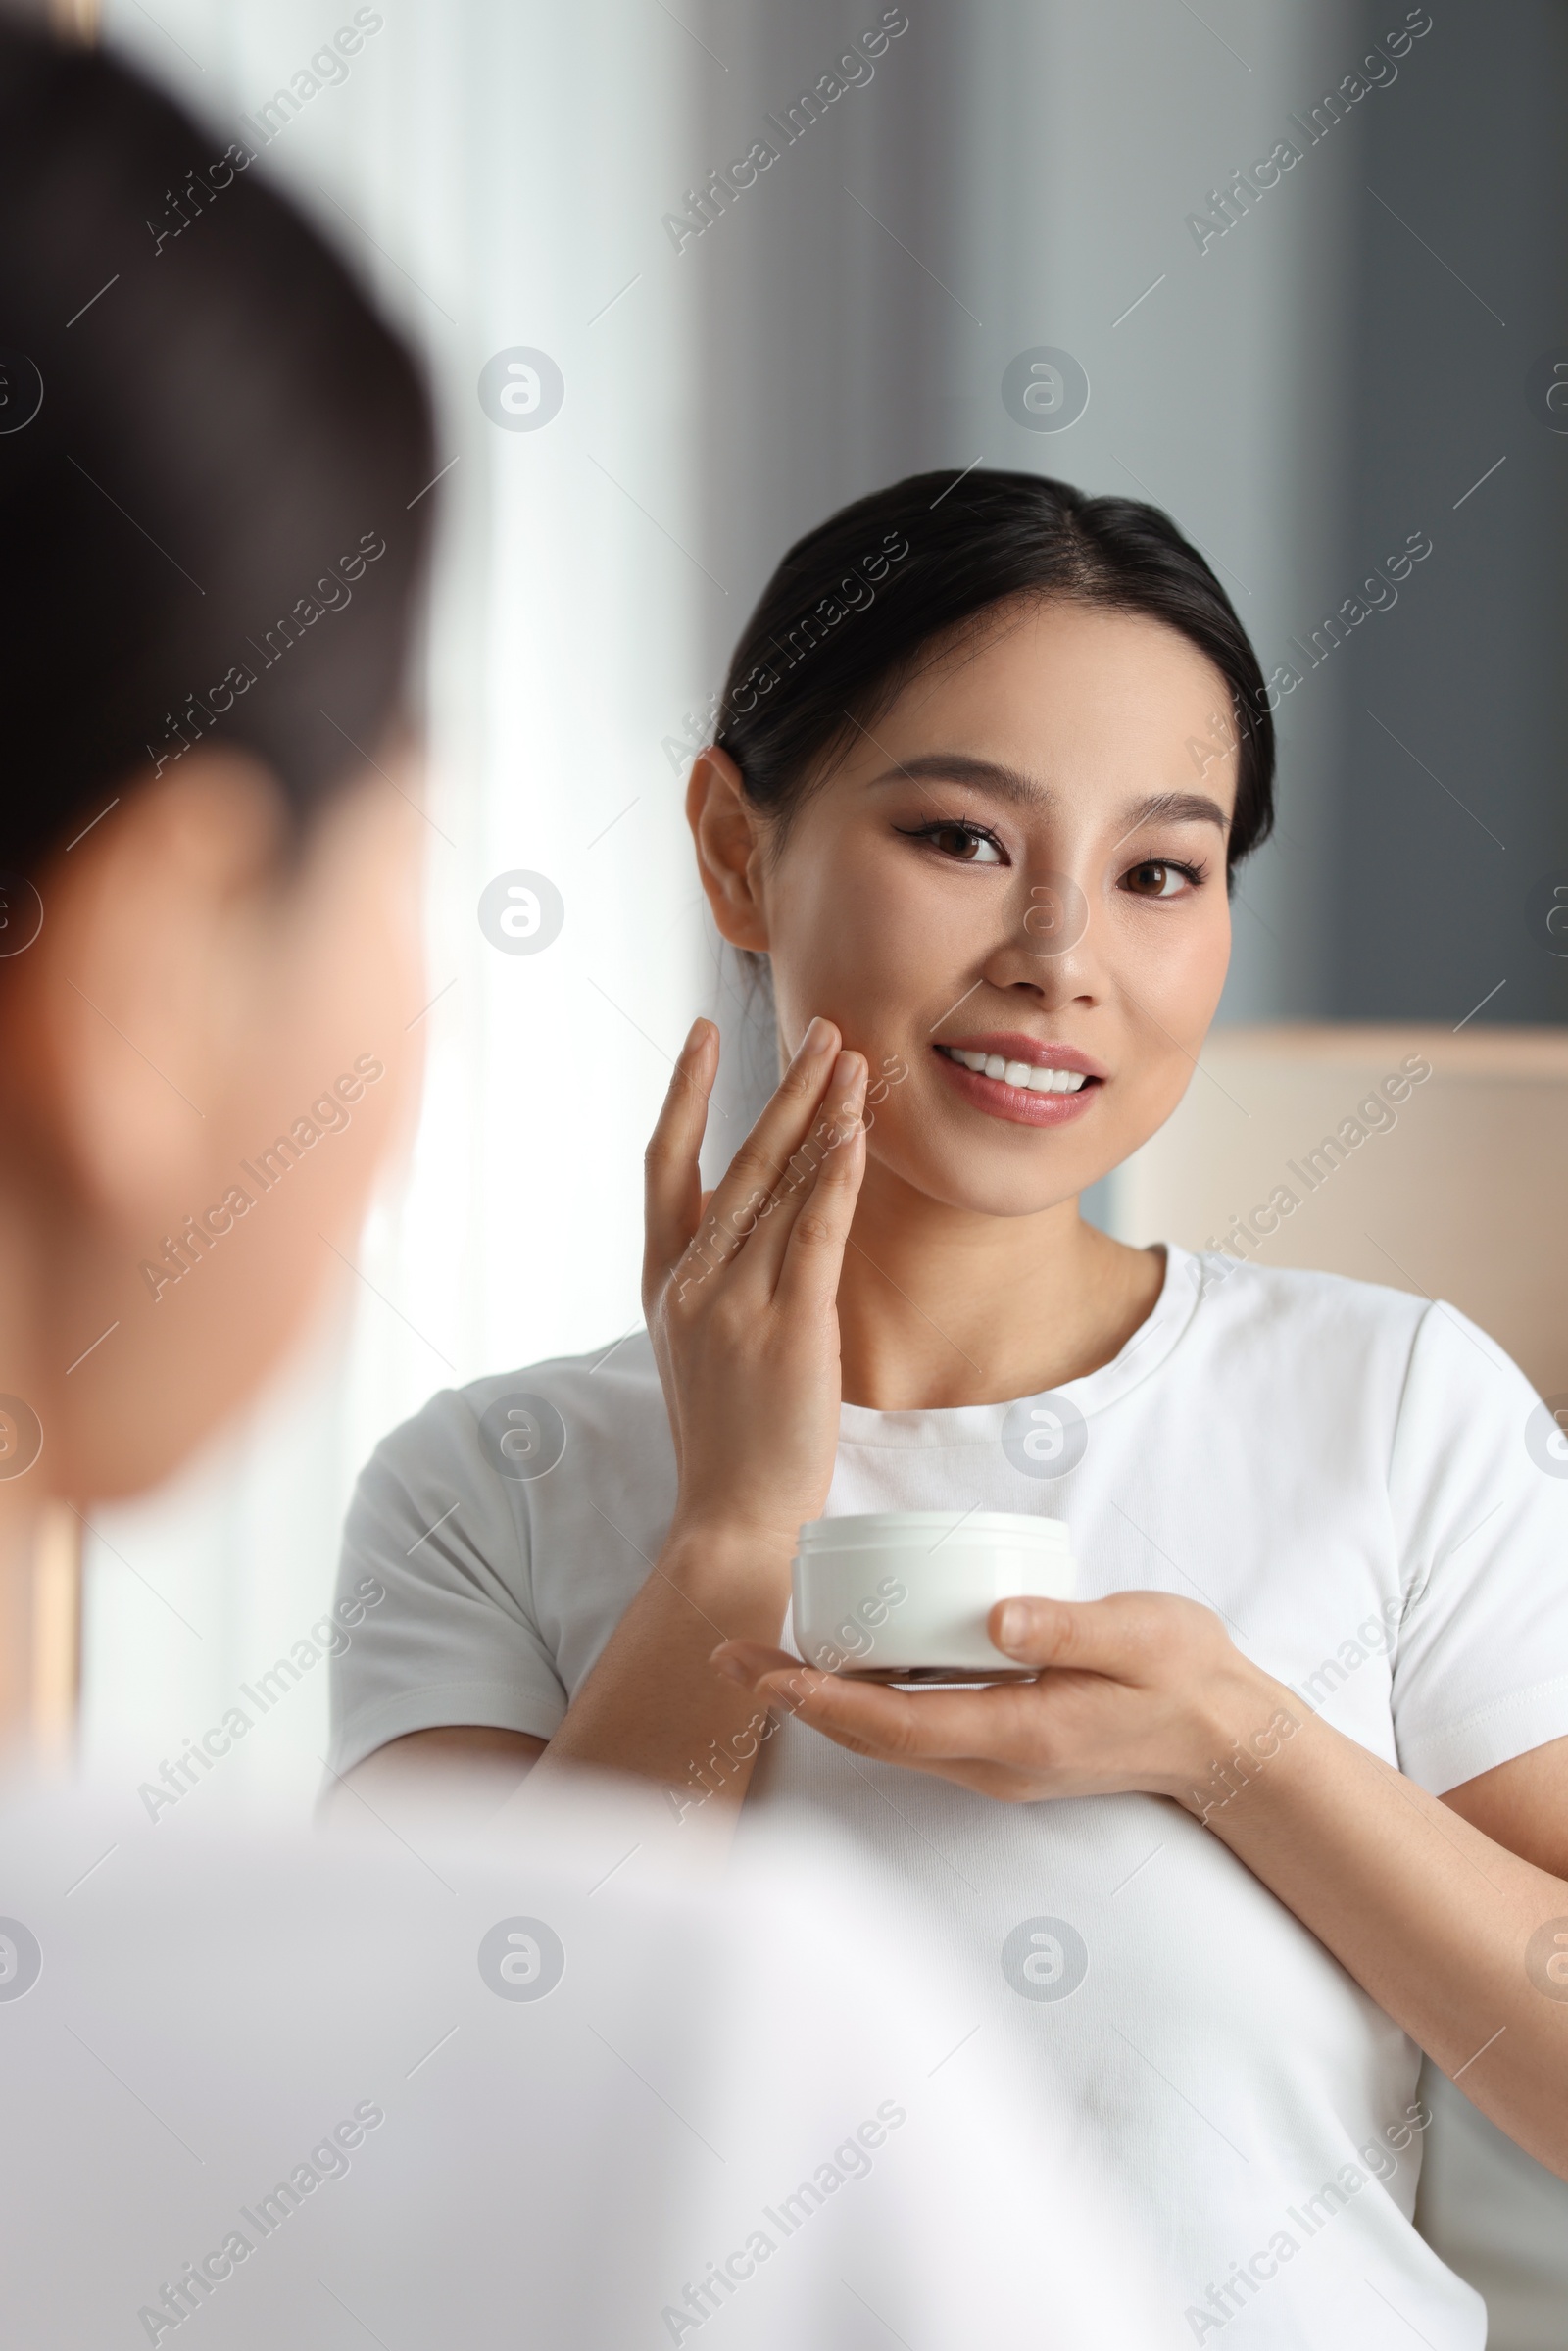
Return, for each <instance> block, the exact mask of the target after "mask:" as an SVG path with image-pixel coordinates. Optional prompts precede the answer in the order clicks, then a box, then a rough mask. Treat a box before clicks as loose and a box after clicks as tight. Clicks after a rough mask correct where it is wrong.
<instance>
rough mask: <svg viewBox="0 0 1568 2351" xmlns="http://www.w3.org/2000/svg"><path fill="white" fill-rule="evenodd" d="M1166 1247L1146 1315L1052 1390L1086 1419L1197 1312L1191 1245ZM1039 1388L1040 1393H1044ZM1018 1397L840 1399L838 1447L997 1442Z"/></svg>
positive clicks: (1127, 1387)
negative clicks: (908, 1401) (884, 1406)
mask: <svg viewBox="0 0 1568 2351" xmlns="http://www.w3.org/2000/svg"><path fill="white" fill-rule="evenodd" d="M1164 1248H1165V1279H1164V1281H1163V1282H1162V1283H1161V1285H1160V1291H1159V1296H1158V1298H1156V1299H1155V1300H1154V1303H1153V1306H1152V1309H1151V1311H1150V1313H1149V1314H1148V1315H1147V1316H1146V1317H1145V1319H1144V1321H1143V1322H1141V1323H1140V1324H1139V1326H1138V1328H1137V1330H1136V1331H1134V1333H1133V1334H1132V1337H1131V1338H1130V1339H1129V1340H1128V1341H1127V1343H1126V1345H1125V1346H1124V1347H1122V1348H1121V1349H1120V1351H1119V1352H1118V1353H1117V1354H1116V1355H1114V1356H1113V1357H1112V1359H1111V1361H1110V1362H1109V1363H1103V1364H1102V1365H1101V1367H1100V1369H1099V1370H1098V1371H1092V1372H1089V1373H1087V1374H1086V1375H1085V1377H1084V1378H1083V1379H1081V1380H1067V1381H1064V1382H1063V1384H1062V1385H1061V1387H1059V1388H1057V1389H1054V1390H1052V1391H1051V1392H1050V1393H1052V1394H1054V1395H1055V1396H1066V1397H1068V1398H1069V1399H1070V1400H1071V1402H1072V1403H1074V1404H1076V1406H1077V1407H1078V1410H1079V1411H1080V1412H1081V1413H1082V1414H1083V1416H1084V1418H1085V1419H1086V1420H1088V1419H1089V1418H1091V1417H1092V1415H1093V1414H1095V1413H1097V1412H1103V1411H1105V1410H1106V1409H1107V1407H1108V1406H1109V1405H1111V1404H1115V1403H1119V1402H1120V1400H1121V1398H1122V1397H1123V1396H1129V1395H1130V1394H1131V1393H1132V1391H1133V1390H1134V1389H1135V1388H1140V1387H1142V1385H1143V1383H1144V1382H1145V1381H1146V1380H1147V1379H1149V1378H1151V1377H1152V1374H1153V1373H1154V1372H1156V1371H1157V1370H1158V1369H1159V1367H1160V1365H1161V1364H1162V1363H1163V1362H1164V1361H1165V1360H1166V1358H1167V1357H1168V1356H1169V1355H1170V1353H1171V1352H1172V1350H1173V1349H1174V1348H1175V1347H1176V1345H1177V1343H1178V1342H1179V1341H1180V1339H1181V1337H1182V1335H1183V1333H1184V1332H1185V1331H1186V1330H1187V1328H1188V1325H1189V1324H1190V1323H1191V1321H1192V1319H1193V1316H1194V1315H1195V1314H1196V1313H1197V1311H1198V1306H1199V1301H1200V1298H1201V1284H1200V1282H1199V1279H1198V1275H1199V1270H1200V1265H1199V1260H1198V1258H1197V1257H1195V1256H1194V1255H1193V1253H1192V1252H1191V1250H1189V1249H1179V1248H1177V1246H1176V1245H1175V1243H1174V1242H1167V1243H1166V1244H1165V1245H1164ZM1042 1393H1045V1392H1044V1391H1042ZM1017 1401H1018V1398H1017V1397H1015V1396H1013V1397H1008V1398H1006V1399H1005V1401H1003V1402H1001V1403H995V1404H959V1405H955V1406H950V1407H948V1408H947V1409H945V1410H939V1411H930V1412H877V1411H873V1410H872V1408H871V1406H870V1405H868V1404H841V1405H840V1407H839V1444H840V1445H841V1446H842V1445H879V1446H886V1445H923V1446H931V1445H996V1444H997V1443H998V1442H999V1440H1000V1437H1001V1433H1002V1424H1003V1422H1004V1420H1005V1418H1006V1416H1007V1413H1008V1412H1009V1411H1010V1410H1011V1408H1012V1405H1013V1404H1014V1403H1016V1402H1017Z"/></svg>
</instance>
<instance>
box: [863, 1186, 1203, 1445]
mask: <svg viewBox="0 0 1568 2351" xmlns="http://www.w3.org/2000/svg"><path fill="white" fill-rule="evenodd" d="M1163 1280H1164V1260H1163V1256H1162V1254H1161V1252H1160V1251H1158V1250H1152V1249H1128V1248H1127V1247H1126V1246H1125V1245H1124V1244H1123V1243H1121V1242H1119V1241H1112V1240H1111V1239H1110V1238H1109V1236H1108V1235H1107V1234H1104V1233H1102V1232H1101V1231H1100V1230H1099V1229H1098V1228H1097V1227H1096V1226H1094V1225H1090V1224H1085V1223H1084V1221H1083V1219H1082V1218H1081V1217H1080V1215H1079V1213H1078V1203H1077V1201H1076V1200H1062V1201H1060V1202H1059V1203H1058V1204H1057V1205H1056V1206H1055V1207H1053V1208H1046V1209H1043V1210H1041V1211H1040V1213H1039V1214H1037V1215H1034V1216H1007V1217H1004V1216H986V1215H982V1214H979V1213H977V1212H975V1211H972V1210H969V1209H963V1208H954V1207H950V1206H948V1205H947V1204H946V1203H944V1202H942V1201H939V1200H930V1199H928V1198H927V1197H926V1196H924V1195H923V1194H920V1193H916V1192H914V1191H913V1190H911V1189H910V1187H909V1186H907V1185H906V1184H904V1183H903V1182H901V1180H900V1179H899V1178H898V1177H896V1176H892V1175H890V1174H889V1173H888V1172H887V1171H886V1170H885V1169H883V1168H881V1167H879V1166H878V1165H877V1164H876V1162H875V1161H873V1162H872V1163H871V1164H870V1165H869V1166H868V1167H867V1169H866V1172H865V1182H864V1185H863V1188H862V1190H861V1194H860V1201H859V1206H858V1209H857V1212H856V1219H855V1229H854V1233H853V1235H852V1237H851V1242H850V1247H849V1249H848V1250H847V1251H846V1253H845V1263H844V1274H843V1279H842V1280H841V1282H840V1285H839V1331H840V1340H841V1346H842V1350H843V1364H844V1396H845V1401H846V1402H847V1403H853V1404H866V1405H870V1406H871V1407H872V1408H873V1409H875V1410H878V1411H883V1412H911V1411H920V1410H931V1409H934V1408H940V1407H944V1406H954V1405H959V1404H990V1403H1003V1402H1006V1401H1009V1400H1010V1399H1011V1398H1012V1397H1014V1396H1033V1395H1037V1394H1038V1393H1039V1392H1040V1391H1041V1390H1042V1389H1046V1388H1059V1387H1061V1386H1062V1385H1063V1384H1064V1383H1065V1382H1066V1381H1068V1380H1075V1379H1081V1378H1083V1377H1084V1375H1085V1374H1086V1373H1089V1372H1092V1371H1097V1370H1098V1369H1099V1368H1100V1366H1101V1365H1102V1364H1103V1363H1108V1362H1109V1361H1110V1360H1111V1359H1112V1357H1113V1356H1114V1355H1116V1354H1117V1353H1119V1352H1120V1350H1121V1348H1122V1347H1125V1345H1126V1343H1127V1341H1128V1340H1129V1339H1130V1338H1131V1336H1132V1334H1133V1332H1134V1331H1136V1330H1137V1328H1138V1326H1139V1324H1140V1323H1142V1322H1144V1321H1146V1320H1147V1319H1148V1317H1149V1315H1150V1314H1151V1312H1152V1309H1153V1306H1154V1302H1155V1300H1156V1299H1157V1298H1158V1296H1159V1293H1160V1288H1161V1285H1162V1283H1163Z"/></svg>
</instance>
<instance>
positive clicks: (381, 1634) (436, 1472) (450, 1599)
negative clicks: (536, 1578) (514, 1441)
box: [329, 1389, 566, 1772]
mask: <svg viewBox="0 0 1568 2351" xmlns="http://www.w3.org/2000/svg"><path fill="white" fill-rule="evenodd" d="M517 1491H518V1490H517V1489H516V1488H515V1487H510V1486H508V1485H506V1484H505V1483H504V1482H503V1481H502V1480H501V1479H499V1478H497V1477H495V1476H494V1475H493V1474H491V1473H490V1472H489V1471H488V1470H487V1468H486V1466H485V1463H484V1460H483V1457H482V1454H481V1452H480V1447H479V1425H478V1421H477V1419H476V1418H475V1415H474V1412H473V1409H472V1407H471V1405H470V1404H469V1403H468V1401H467V1400H466V1397H464V1396H460V1395H458V1394H457V1393H456V1392H455V1391H454V1390H452V1389H444V1390H442V1392H441V1393H440V1394H439V1395H437V1396H432V1397H431V1399H430V1401H429V1402H428V1403H427V1404H426V1405H425V1406H424V1408H423V1410H422V1411H420V1412H417V1414H416V1415H415V1417H414V1418H413V1419H412V1420H409V1421H405V1422H404V1424H403V1426H402V1427H401V1428H398V1429H394V1430H393V1431H392V1433H391V1435H390V1436H389V1437H386V1438H384V1439H383V1440H382V1442H381V1444H380V1445H377V1447H376V1449H375V1451H374V1453H372V1455H371V1456H370V1459H369V1460H368V1463H367V1464H366V1466H365V1468H364V1470H363V1471H362V1472H361V1475H360V1480H359V1483H358V1485H357V1487H356V1488H355V1493H354V1499H353V1502H352V1504H351V1505H350V1508H349V1514H348V1519H347V1522H346V1525H345V1528H344V1535H343V1553H342V1559H341V1563H340V1565H339V1569H338V1600H339V1604H340V1609H341V1613H342V1616H343V1617H344V1618H347V1617H349V1616H351V1615H352V1614H354V1613H355V1612H356V1611H357V1610H358V1609H360V1608H361V1607H363V1608H364V1614H363V1616H361V1617H360V1621H359V1622H358V1624H357V1625H354V1626H353V1627H352V1628H347V1627H346V1628H345V1630H346V1638H347V1639H348V1641H349V1646H348V1647H347V1648H346V1649H344V1650H342V1651H341V1652H340V1654H338V1655H337V1656H336V1657H334V1658H333V1660H332V1743H331V1750H330V1756H329V1766H330V1769H331V1770H332V1771H334V1772H345V1771H349V1770H351V1769H352V1767H353V1766H354V1765H355V1764H356V1763H359V1762H361V1761H362V1760H363V1758H364V1757H365V1756H367V1755H368V1754H370V1753H371V1752H372V1751H373V1750H374V1749H375V1748H376V1747H379V1746H384V1745H385V1744H386V1742H387V1740H388V1739H400V1738H402V1737H404V1736H405V1735H406V1734H407V1733H408V1732H411V1731H428V1730H431V1729H434V1728H435V1727H437V1726H438V1725H441V1724H447V1723H480V1724H484V1725H487V1726H489V1727H491V1728H494V1729H496V1730H504V1731H522V1732H526V1733H528V1734H530V1735H531V1736H532V1737H533V1738H535V1739H549V1738H550V1737H551V1735H552V1734H553V1733H554V1732H555V1730H556V1729H557V1727H558V1726H559V1724H560V1722H561V1719H562V1717H563V1715H564V1713H565V1710H566V1693H565V1690H564V1688H563V1687H562V1682H561V1677H560V1676H559V1674H558V1673H557V1671H556V1667H555V1663H554V1660H553V1658H552V1656H551V1653H550V1650H549V1648H548V1646H547V1644H546V1643H545V1641H544V1640H543V1639H542V1638H541V1636H540V1633H539V1630H538V1627H537V1625H536V1623H535V1621H534V1615H533V1609H532V1597H531V1575H530V1565H531V1563H530V1560H529V1557H528V1524H527V1519H526V1516H525V1513H524V1511H523V1509H522V1507H521V1505H520V1503H519V1502H518V1501H517V1499H516V1498H515V1497H516V1494H517ZM368 1586H371V1587H374V1588H375V1589H376V1590H378V1591H379V1592H380V1593H381V1594H382V1595H383V1596H382V1597H380V1598H379V1599H376V1598H369V1597H368V1594H367V1587H368Z"/></svg>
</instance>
